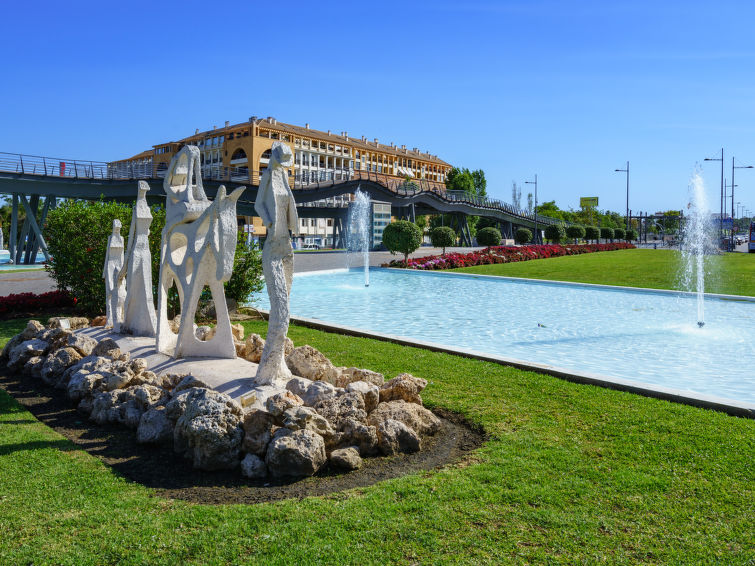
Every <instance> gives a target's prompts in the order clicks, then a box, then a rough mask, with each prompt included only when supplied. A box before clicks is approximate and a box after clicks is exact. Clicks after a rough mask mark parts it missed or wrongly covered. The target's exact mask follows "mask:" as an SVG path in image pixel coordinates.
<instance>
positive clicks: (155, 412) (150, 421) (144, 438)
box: [136, 407, 173, 444]
mask: <svg viewBox="0 0 755 566" xmlns="http://www.w3.org/2000/svg"><path fill="white" fill-rule="evenodd" d="M171 440H173V423H172V422H171V421H170V419H168V417H167V415H166V414H165V407H152V408H151V409H149V410H148V411H147V412H145V413H144V414H143V415H142V416H141V419H140V420H139V427H138V428H137V429H136V441H137V442H138V443H140V444H162V443H166V442H170V441H171Z"/></svg>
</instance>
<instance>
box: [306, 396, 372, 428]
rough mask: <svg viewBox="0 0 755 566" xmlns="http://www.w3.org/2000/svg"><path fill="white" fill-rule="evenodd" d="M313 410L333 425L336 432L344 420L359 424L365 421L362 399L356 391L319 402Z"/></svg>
mask: <svg viewBox="0 0 755 566" xmlns="http://www.w3.org/2000/svg"><path fill="white" fill-rule="evenodd" d="M315 410H316V411H317V412H318V413H320V414H321V415H322V416H323V417H325V418H326V419H327V420H328V421H329V422H330V423H332V424H333V425H335V427H336V429H337V430H340V429H341V423H342V422H343V421H344V420H345V419H355V420H357V421H360V422H364V421H365V420H366V419H367V411H365V408H364V398H363V397H362V395H361V394H360V393H358V392H356V391H351V392H349V393H344V394H343V395H339V396H337V397H331V398H329V399H325V400H323V401H320V402H319V403H317V405H315Z"/></svg>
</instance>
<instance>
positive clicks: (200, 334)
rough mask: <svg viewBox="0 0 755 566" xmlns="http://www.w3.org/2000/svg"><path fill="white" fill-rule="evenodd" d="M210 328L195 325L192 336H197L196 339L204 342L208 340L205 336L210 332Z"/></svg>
mask: <svg viewBox="0 0 755 566" xmlns="http://www.w3.org/2000/svg"><path fill="white" fill-rule="evenodd" d="M210 330H211V328H210V327H209V326H197V329H196V330H195V331H194V336H196V337H197V340H200V341H202V342H205V341H207V340H209V338H208V337H207V336H208V335H209V334H210Z"/></svg>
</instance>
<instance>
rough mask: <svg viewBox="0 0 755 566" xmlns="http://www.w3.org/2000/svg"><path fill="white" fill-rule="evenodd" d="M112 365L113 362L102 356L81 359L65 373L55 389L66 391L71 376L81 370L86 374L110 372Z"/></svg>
mask: <svg viewBox="0 0 755 566" xmlns="http://www.w3.org/2000/svg"><path fill="white" fill-rule="evenodd" d="M112 364H113V360H110V359H108V358H103V357H100V356H87V357H86V358H81V359H80V360H79V361H78V362H76V363H75V364H73V365H72V366H71V367H69V368H68V369H66V370H65V371H64V372H63V375H62V377H61V378H60V379H58V381H57V382H56V383H55V387H57V388H58V389H66V388H67V387H68V382H69V380H70V379H71V376H73V374H75V373H76V372H78V371H80V370H83V371H84V372H85V373H91V372H99V371H102V370H105V371H109V370H110V367H111V366H112Z"/></svg>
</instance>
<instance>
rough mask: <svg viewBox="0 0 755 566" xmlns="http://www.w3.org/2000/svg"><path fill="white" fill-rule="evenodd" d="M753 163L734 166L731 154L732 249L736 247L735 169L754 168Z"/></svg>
mask: <svg viewBox="0 0 755 566" xmlns="http://www.w3.org/2000/svg"><path fill="white" fill-rule="evenodd" d="M752 168H753V167H752V165H740V166H737V167H735V166H734V156H733V155H732V156H731V237H730V244H729V245H730V249H732V250H733V249H734V187H736V185H735V184H734V169H752Z"/></svg>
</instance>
